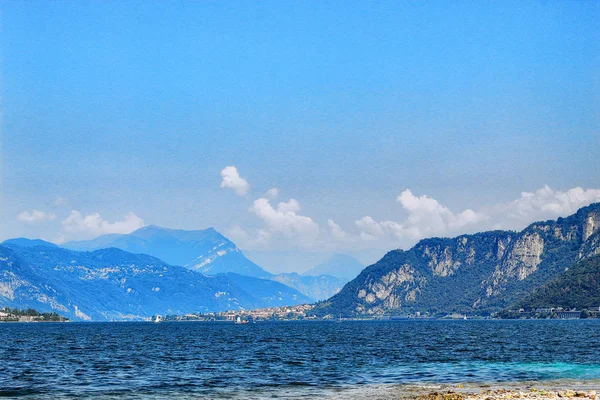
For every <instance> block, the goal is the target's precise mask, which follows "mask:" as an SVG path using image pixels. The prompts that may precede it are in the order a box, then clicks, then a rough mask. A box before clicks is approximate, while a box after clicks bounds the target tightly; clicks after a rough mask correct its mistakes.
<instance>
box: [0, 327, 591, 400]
mask: <svg viewBox="0 0 600 400" xmlns="http://www.w3.org/2000/svg"><path fill="white" fill-rule="evenodd" d="M599 354H600V321H597V320H596V321H594V320H577V321H414V320H410V321H397V322H344V323H341V324H340V323H332V322H278V323H257V324H247V325H234V324H231V323H163V324H151V323H88V324H84V323H70V324H0V360H1V363H0V396H3V397H21V398H23V397H25V398H32V399H38V398H39V399H41V398H84V397H90V398H91V397H93V398H132V399H138V398H139V399H154V398H157V399H158V398H190V399H192V398H193V399H196V398H249V397H254V398H263V397H264V398H278V397H279V398H281V397H283V398H287V397H294V398H296V397H309V398H310V397H317V396H321V395H322V394H326V393H328V392H331V391H340V390H344V388H356V387H358V386H359V385H377V384H427V383H458V382H477V383H483V382H486V383H488V382H489V383H493V382H514V381H532V380H533V381H544V380H552V381H556V380H575V381H588V382H589V381H596V380H598V379H600V360H599Z"/></svg>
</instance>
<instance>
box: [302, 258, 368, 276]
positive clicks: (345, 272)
mask: <svg viewBox="0 0 600 400" xmlns="http://www.w3.org/2000/svg"><path fill="white" fill-rule="evenodd" d="M364 268H365V266H364V265H363V264H362V263H360V262H359V261H358V260H357V259H355V258H354V257H352V256H349V255H347V254H334V255H332V256H331V257H329V259H328V260H327V261H325V262H324V263H321V264H319V265H317V266H315V267H314V268H311V269H309V270H308V271H306V272H304V273H303V274H302V275H305V276H306V275H308V276H320V275H331V276H334V277H336V278H339V279H342V280H343V281H345V282H347V281H349V280H351V279H354V278H355V277H356V276H358V274H360V272H361V271H362V270H363V269H364Z"/></svg>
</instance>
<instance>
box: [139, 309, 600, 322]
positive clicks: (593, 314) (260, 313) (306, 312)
mask: <svg viewBox="0 0 600 400" xmlns="http://www.w3.org/2000/svg"><path fill="white" fill-rule="evenodd" d="M315 307H316V305H315V304H301V305H296V306H283V307H271V308H260V309H254V310H229V311H223V312H215V313H204V314H202V313H189V314H185V315H167V316H164V317H163V316H153V317H152V318H150V319H149V320H150V321H159V322H162V321H171V322H177V321H205V322H210V321H229V322H238V323H246V322H259V321H294V320H309V321H310V320H313V321H317V320H325V321H327V320H334V321H349V320H382V321H385V320H389V321H394V320H404V319H455V320H465V319H585V318H600V307H593V308H586V309H582V310H577V309H575V308H568V307H549V308H538V309H534V310H529V311H526V310H524V309H518V310H505V311H500V312H498V313H495V314H492V315H491V316H489V317H482V316H470V315H465V314H460V313H454V314H447V315H444V316H432V315H429V314H423V313H420V312H415V313H412V314H401V315H381V316H373V317H361V318H356V317H350V318H349V317H343V316H342V315H338V316H336V315H331V314H328V315H325V316H323V317H319V316H317V315H316V314H315V313H314V312H313V310H314V309H315Z"/></svg>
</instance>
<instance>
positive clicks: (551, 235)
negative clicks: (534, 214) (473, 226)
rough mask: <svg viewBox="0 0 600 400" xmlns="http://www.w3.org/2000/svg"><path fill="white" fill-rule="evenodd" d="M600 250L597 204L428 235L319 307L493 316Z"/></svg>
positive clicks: (334, 310)
mask: <svg viewBox="0 0 600 400" xmlns="http://www.w3.org/2000/svg"><path fill="white" fill-rule="evenodd" d="M599 253H600V203H595V204H592V205H590V206H588V207H584V208H581V209H580V210H579V211H578V212H577V213H576V214H574V215H571V216H569V217H567V218H559V219H558V220H556V221H545V222H535V223H533V224H531V225H530V226H528V227H527V228H525V229H524V230H522V231H521V232H512V231H491V232H482V233H477V234H474V235H461V236H458V237H455V238H430V239H423V240H421V241H420V242H419V243H417V244H416V245H415V246H414V247H413V248H411V249H409V250H407V251H403V250H393V251H390V252H389V253H387V254H386V255H385V256H384V257H383V258H382V259H381V260H380V261H378V262H377V263H375V264H373V265H371V266H369V267H367V268H366V269H364V270H363V271H362V272H361V273H360V275H359V276H358V277H357V278H356V279H354V280H352V281H351V282H349V283H348V284H347V285H346V286H344V288H343V289H342V290H341V291H340V292H339V293H338V294H336V295H335V296H333V297H332V298H331V299H328V300H327V301H324V302H322V303H320V304H319V306H318V312H319V313H321V314H328V313H329V314H331V315H338V314H344V315H354V316H368V315H384V314H387V315H390V314H392V315H393V314H404V313H413V312H420V313H426V314H429V315H444V314H448V313H466V314H478V315H490V314H491V313H493V312H496V311H499V310H501V309H503V308H505V307H507V306H509V305H511V304H514V303H515V302H516V301H518V300H520V299H522V298H524V297H526V296H528V295H529V294H530V293H531V292H532V291H534V290H535V289H537V288H540V287H542V286H544V285H546V284H548V283H549V282H551V281H553V280H554V279H557V278H558V277H560V276H561V275H562V274H564V273H565V271H566V270H567V269H568V268H569V267H570V266H571V265H573V264H574V263H575V262H578V261H580V260H584V259H586V258H588V257H591V256H593V255H595V254H599Z"/></svg>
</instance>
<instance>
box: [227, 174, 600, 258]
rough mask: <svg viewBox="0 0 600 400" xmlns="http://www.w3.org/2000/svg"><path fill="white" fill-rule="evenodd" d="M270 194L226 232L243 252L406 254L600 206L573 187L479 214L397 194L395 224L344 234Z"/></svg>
mask: <svg viewBox="0 0 600 400" xmlns="http://www.w3.org/2000/svg"><path fill="white" fill-rule="evenodd" d="M277 195H278V192H277V190H276V189H275V188H273V189H271V190H269V191H267V192H266V193H265V196H264V197H262V198H259V199H257V200H255V201H254V202H253V204H252V206H251V207H250V210H249V211H250V212H251V213H253V214H254V215H256V216H257V217H258V218H259V221H260V224H261V225H259V226H258V227H255V228H254V229H243V228H241V227H239V226H235V227H234V228H232V229H230V230H229V234H230V235H232V237H233V238H234V240H239V241H240V245H241V246H242V247H244V248H248V249H251V248H269V249H279V250H282V249H284V248H291V247H302V248H305V249H307V248H310V249H320V250H323V249H327V250H328V251H331V250H336V251H337V250H344V249H345V250H356V249H365V248H375V247H377V248H397V247H403V248H408V247H410V246H412V245H414V243H415V242H416V241H418V240H420V239H424V238H428V237H434V236H446V237H452V236H457V235H461V234H465V233H473V232H480V231H486V230H492V229H514V230H520V229H523V228H524V227H526V226H527V225H529V224H530V223H532V222H535V221H540V220H546V219H555V218H557V217H560V216H562V217H566V216H568V215H571V214H573V213H575V212H576V211H577V210H578V209H579V208H581V207H584V206H587V205H589V204H591V203H594V202H600V189H583V188H580V187H575V188H572V189H569V190H566V191H560V190H554V189H552V188H550V187H549V186H544V187H543V188H541V189H539V190H536V191H534V192H523V193H521V195H520V197H518V198H517V199H516V200H513V201H508V202H505V203H499V204H494V205H488V206H482V207H478V208H476V209H475V208H465V209H462V210H458V211H455V210H451V209H450V208H449V207H447V206H445V205H444V204H442V203H441V202H440V201H438V200H437V199H435V198H432V197H430V196H428V195H425V194H421V195H415V194H414V193H413V192H412V191H411V190H410V189H406V190H404V191H402V192H401V193H400V194H399V195H398V196H397V197H396V202H397V203H398V204H399V205H400V206H401V209H400V207H399V210H398V211H400V212H402V211H404V213H405V215H404V216H403V217H399V218H388V219H383V218H382V219H375V218H373V217H372V216H370V215H365V216H363V217H362V218H360V219H357V220H355V221H354V225H353V226H350V227H348V228H347V229H345V228H344V227H342V226H341V225H340V224H338V223H337V222H336V221H334V220H333V219H327V220H326V221H327V227H326V229H322V230H321V229H320V226H319V224H318V222H317V221H315V220H313V218H311V217H309V216H305V215H301V214H300V203H299V202H298V201H297V200H295V199H290V200H288V201H286V202H279V203H278V204H276V205H275V203H274V202H273V199H274V198H275V197H276V196H277Z"/></svg>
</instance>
